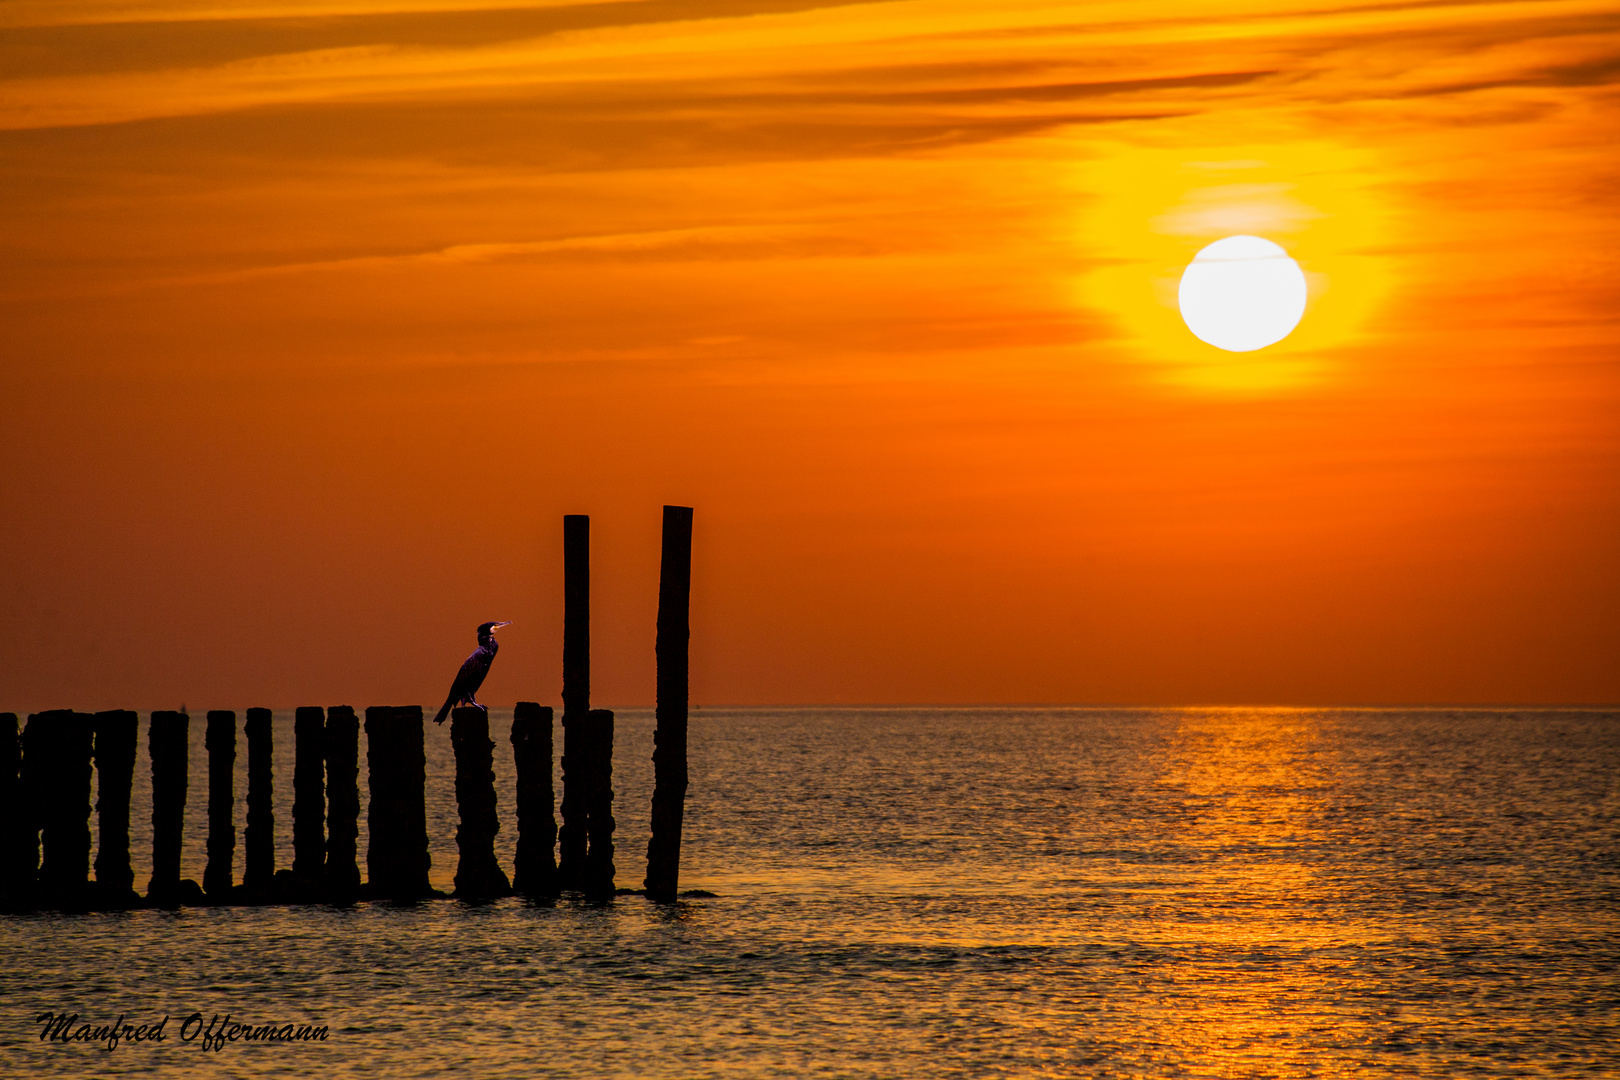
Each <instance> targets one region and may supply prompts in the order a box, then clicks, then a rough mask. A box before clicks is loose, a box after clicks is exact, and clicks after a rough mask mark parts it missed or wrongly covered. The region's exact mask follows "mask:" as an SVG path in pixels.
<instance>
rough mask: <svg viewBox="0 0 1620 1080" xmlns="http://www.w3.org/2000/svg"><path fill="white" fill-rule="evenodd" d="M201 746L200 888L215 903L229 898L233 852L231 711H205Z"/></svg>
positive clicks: (233, 726)
mask: <svg viewBox="0 0 1620 1080" xmlns="http://www.w3.org/2000/svg"><path fill="white" fill-rule="evenodd" d="M203 747H204V748H205V749H206V750H207V751H208V865H207V867H206V868H205V869H204V870H203V892H205V893H207V894H208V898H209V899H210V900H213V901H215V902H216V903H217V902H219V901H222V900H226V899H229V898H230V894H231V879H232V871H231V862H232V860H233V858H234V856H235V854H236V820H235V809H236V786H235V778H234V773H235V771H236V714H235V713H234V712H231V711H229V710H227V709H213V710H210V711H209V713H208V727H207V729H206V733H205V734H204V735H203Z"/></svg>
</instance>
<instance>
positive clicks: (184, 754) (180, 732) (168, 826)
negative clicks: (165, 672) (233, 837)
mask: <svg viewBox="0 0 1620 1080" xmlns="http://www.w3.org/2000/svg"><path fill="white" fill-rule="evenodd" d="M190 742H191V717H189V716H187V715H186V714H185V713H183V712H155V713H153V714H152V719H151V724H150V726H149V727H148V728H147V732H146V747H147V753H148V755H149V756H150V757H151V759H152V880H151V881H150V882H149V883H148V884H147V886H146V898H147V899H148V900H151V901H153V902H155V903H160V904H174V903H179V901H180V839H181V831H182V830H183V829H184V828H185V822H186V779H187V777H186V773H187V759H188V757H189V755H190Z"/></svg>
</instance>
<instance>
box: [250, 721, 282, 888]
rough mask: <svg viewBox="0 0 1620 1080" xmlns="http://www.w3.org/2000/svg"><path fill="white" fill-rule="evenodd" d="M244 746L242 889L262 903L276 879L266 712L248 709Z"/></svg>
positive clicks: (271, 739) (271, 742) (271, 743)
mask: <svg viewBox="0 0 1620 1080" xmlns="http://www.w3.org/2000/svg"><path fill="white" fill-rule="evenodd" d="M244 730H245V731H246V733H247V744H248V789H247V829H246V830H245V831H244V832H243V834H242V844H243V847H244V848H245V849H246V850H245V852H244V856H245V858H246V860H247V862H246V865H245V866H244V868H243V870H242V887H243V889H244V890H245V891H247V892H249V893H250V894H252V896H253V898H254V899H263V898H264V896H265V894H266V893H267V892H269V890H270V885H271V882H272V881H274V880H275V876H276V814H275V808H274V805H273V803H272V801H271V793H272V789H273V784H274V780H275V772H274V768H275V767H274V762H273V760H272V759H273V757H274V754H275V732H274V731H273V730H272V728H271V719H270V710H269V709H249V710H248V711H247V724H246V725H244Z"/></svg>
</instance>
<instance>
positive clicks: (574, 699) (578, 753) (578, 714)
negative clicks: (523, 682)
mask: <svg viewBox="0 0 1620 1080" xmlns="http://www.w3.org/2000/svg"><path fill="white" fill-rule="evenodd" d="M562 699H563V715H562V726H563V755H562V774H563V794H562V828H561V830H559V832H558V834H557V877H558V881H559V883H560V884H561V886H562V888H564V889H578V888H580V887H581V886H582V884H583V882H584V878H585V856H586V846H587V841H586V829H587V824H586V822H587V818H588V816H589V813H590V811H589V808H588V806H587V802H588V798H589V797H588V795H587V793H586V792H587V788H588V786H589V783H590V781H589V779H588V778H587V774H588V772H589V770H590V766H589V764H588V762H587V761H586V755H585V742H584V739H583V734H584V732H583V728H584V726H585V724H586V722H587V715H588V714H589V712H590V708H591V519H590V518H589V517H588V516H586V515H584V514H568V515H565V516H564V517H563V685H562Z"/></svg>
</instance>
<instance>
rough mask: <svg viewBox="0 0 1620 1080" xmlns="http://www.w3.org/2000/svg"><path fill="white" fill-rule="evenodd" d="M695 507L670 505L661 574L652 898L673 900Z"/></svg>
mask: <svg viewBox="0 0 1620 1080" xmlns="http://www.w3.org/2000/svg"><path fill="white" fill-rule="evenodd" d="M691 599H692V508H691V507H689V506H666V507H664V548H663V555H662V562H661V565H660V567H659V574H658V642H657V645H656V652H657V656H658V708H657V723H658V726H657V729H656V730H655V731H654V732H653V797H652V839H651V840H649V841H648V843H647V879H646V882H645V885H646V888H647V896H648V897H649V898H650V899H653V900H660V901H671V900H674V899H675V896H676V893H677V892H678V890H679V888H680V873H681V825H682V822H683V819H684V818H685V815H686V782H687V775H686V708H687V672H688V661H687V646H688V643H689V641H690V638H691V624H690V618H689V611H690V608H691Z"/></svg>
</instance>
